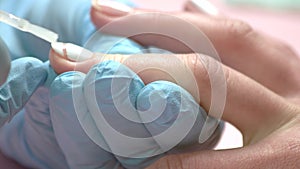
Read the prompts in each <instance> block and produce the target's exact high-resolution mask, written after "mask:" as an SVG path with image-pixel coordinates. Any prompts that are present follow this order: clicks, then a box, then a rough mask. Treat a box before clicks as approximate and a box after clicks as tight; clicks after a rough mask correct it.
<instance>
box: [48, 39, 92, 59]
mask: <svg viewBox="0 0 300 169" xmlns="http://www.w3.org/2000/svg"><path fill="white" fill-rule="evenodd" d="M51 47H52V49H53V50H54V51H55V52H56V53H58V54H60V55H61V56H66V57H67V58H68V59H70V60H72V61H76V62H81V61H85V60H87V59H90V58H91V57H92V56H93V53H92V52H91V51H89V50H87V49H84V48H83V47H80V46H77V45H74V44H72V43H61V42H54V43H52V44H51Z"/></svg>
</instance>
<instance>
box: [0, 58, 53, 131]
mask: <svg viewBox="0 0 300 169" xmlns="http://www.w3.org/2000/svg"><path fill="white" fill-rule="evenodd" d="M47 78H48V66H47V64H46V63H43V62H41V61H40V60H38V59H35V58H31V57H24V58H22V59H17V60H14V61H12V67H11V70H10V73H9V76H8V78H7V81H6V82H5V83H4V84H3V85H2V86H0V114H1V118H0V125H1V126H2V125H3V124H4V122H5V121H6V120H7V119H8V118H12V117H13V115H15V114H16V113H17V112H19V111H20V110H21V109H22V108H23V107H24V105H25V104H26V102H27V101H28V100H29V98H30V96H31V95H32V94H33V93H34V92H35V91H36V90H37V88H38V87H39V86H41V85H43V84H44V83H45V81H46V80H47Z"/></svg>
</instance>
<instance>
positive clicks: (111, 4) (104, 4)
mask: <svg viewBox="0 0 300 169" xmlns="http://www.w3.org/2000/svg"><path fill="white" fill-rule="evenodd" d="M93 6H94V7H96V9H98V10H99V12H101V13H105V14H108V15H112V16H125V15H127V14H128V13H129V12H130V11H132V8H131V7H129V6H127V5H125V4H122V3H119V2H116V1H111V0H94V1H93Z"/></svg>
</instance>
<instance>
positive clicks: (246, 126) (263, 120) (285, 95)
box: [50, 6, 300, 169]
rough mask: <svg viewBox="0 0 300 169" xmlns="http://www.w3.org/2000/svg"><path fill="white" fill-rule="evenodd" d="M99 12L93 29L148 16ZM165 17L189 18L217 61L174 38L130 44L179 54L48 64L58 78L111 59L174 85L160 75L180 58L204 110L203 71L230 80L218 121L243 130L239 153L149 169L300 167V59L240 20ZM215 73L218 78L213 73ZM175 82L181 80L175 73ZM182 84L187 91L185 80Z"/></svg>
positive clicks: (201, 155) (185, 157)
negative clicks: (209, 70)
mask: <svg viewBox="0 0 300 169" xmlns="http://www.w3.org/2000/svg"><path fill="white" fill-rule="evenodd" d="M99 9H100V8H99V6H94V7H93V9H92V10H91V16H92V19H93V21H94V23H95V25H97V26H98V27H102V26H103V25H104V24H106V23H108V22H110V21H113V20H115V19H117V18H118V17H120V15H121V16H124V15H132V14H136V13H144V12H145V11H143V10H140V9H136V10H135V9H133V10H132V11H130V12H129V13H125V14H124V13H121V14H120V13H116V12H111V11H110V10H111V9H105V8H102V10H99ZM146 12H149V11H146ZM170 15H174V16H176V17H179V18H182V19H184V20H187V21H189V22H191V23H193V24H194V25H196V26H197V27H198V28H199V29H201V30H202V31H203V32H204V33H205V34H206V35H207V36H208V38H209V39H210V40H211V41H212V43H213V45H214V46H215V48H216V50H217V51H218V53H219V55H220V57H221V60H222V63H220V62H218V61H216V60H214V59H212V58H210V57H207V56H205V55H197V54H194V53H191V51H190V49H189V48H187V47H186V46H184V45H182V44H180V43H179V42H178V41H176V40H174V39H171V38H167V37H163V36H159V35H149V34H147V35H139V36H133V37H131V38H132V39H133V40H135V41H137V42H139V43H141V44H143V45H146V46H147V45H155V46H158V47H161V48H164V49H168V50H171V51H173V52H174V53H180V54H176V55H172V56H168V55H152V54H151V55H133V56H128V55H105V56H104V54H96V53H95V54H94V56H93V57H92V58H91V59H89V60H86V61H82V62H73V61H71V60H68V59H67V57H66V56H62V55H59V54H57V53H55V52H54V51H53V50H52V51H51V52H50V62H51V64H52V66H53V68H54V69H55V71H56V72H57V73H62V72H65V71H70V70H74V69H75V70H77V71H81V72H85V73H86V72H87V71H88V70H89V68H90V67H92V66H93V65H95V64H97V63H99V62H101V61H103V58H105V59H109V60H115V61H118V62H121V63H123V64H125V65H126V66H128V67H129V68H131V69H132V70H133V71H135V72H136V73H138V74H139V76H140V77H141V78H142V80H143V81H144V82H145V83H149V82H151V81H155V80H161V79H164V80H169V81H172V82H175V81H174V78H171V77H170V76H169V75H167V74H165V73H164V72H162V71H158V69H160V70H161V69H167V70H170V71H175V70H176V69H178V67H180V65H178V63H179V62H176V60H180V61H181V62H180V63H183V64H184V66H183V67H182V69H183V71H185V70H191V71H192V74H193V75H194V77H195V78H196V82H197V85H198V90H199V93H201V98H200V100H201V101H200V102H199V104H200V105H202V106H203V107H204V108H205V109H206V110H209V107H210V100H211V97H210V96H211V93H210V89H211V88H210V81H209V78H208V76H207V71H206V70H205V67H207V66H210V67H213V68H214V70H218V69H222V70H223V72H224V74H225V79H226V82H227V95H226V97H227V100H226V105H225V110H224V114H223V117H222V118H223V119H224V120H226V121H229V122H230V123H232V124H233V125H235V126H236V127H237V128H238V129H239V130H241V132H242V134H243V138H244V147H243V148H239V149H232V150H222V151H212V150H211V151H202V152H195V153H187V154H177V155H169V156H166V157H164V158H162V159H161V160H159V161H157V162H156V163H155V164H153V165H152V166H150V167H149V168H152V169H155V168H169V169H171V168H172V169H173V168H175V169H177V168H178V169H183V168H220V167H222V168H300V162H299V161H298V159H299V158H300V132H299V131H300V130H299V129H300V117H299V113H300V107H299V105H300V101H299V96H300V95H299V91H300V90H299V89H300V78H297V74H298V72H299V71H300V70H299V69H300V68H299V65H300V61H299V57H298V56H297V55H296V54H295V53H294V52H293V50H292V49H290V48H289V47H288V46H286V45H285V44H283V43H282V42H279V41H277V40H275V39H273V38H271V37H267V36H265V35H262V34H260V33H258V32H256V31H255V30H253V29H252V28H251V27H250V26H249V25H247V24H246V23H243V22H241V21H236V20H231V19H228V18H223V17H211V16H206V15H204V14H201V13H191V12H189V11H185V12H176V13H170ZM165 19H166V18H164V17H161V18H159V17H154V18H151V17H149V18H147V17H141V18H140V19H135V20H134V21H130V20H128V21H126V22H122V24H124V25H122V27H116V28H115V29H111V30H106V31H110V32H108V33H112V34H118V35H123V36H126V33H128V32H127V31H126V28H128V29H129V28H130V27H132V26H133V25H132V24H134V25H142V23H152V24H151V25H153V28H154V29H163V28H161V24H163V23H165V22H168V21H167V20H165ZM160 23H161V24H160ZM157 25H159V26H160V27H158V26H157ZM138 27H139V26H137V28H138ZM179 27H180V25H179ZM118 29H122V30H125V31H122V30H118ZM174 46H176V48H174ZM172 49H173V50H172ZM174 49H175V50H174ZM149 57H151V59H149ZM171 63H172V64H171ZM153 66H155V68H158V69H156V70H151V69H149V70H148V71H142V72H141V71H140V70H141V68H150V67H153ZM154 74H155V76H153V75H154ZM215 75H216V76H217V77H218V74H215ZM176 78H179V79H180V78H184V77H183V75H181V74H178V75H177V77H176ZM180 85H181V86H183V87H184V88H185V89H187V90H188V91H190V92H191V91H192V89H191V88H189V85H187V84H185V83H184V82H183V83H180ZM192 94H193V95H194V96H196V94H195V93H192Z"/></svg>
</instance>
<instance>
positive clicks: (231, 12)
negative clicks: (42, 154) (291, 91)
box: [0, 0, 300, 169]
mask: <svg viewBox="0 0 300 169" xmlns="http://www.w3.org/2000/svg"><path fill="white" fill-rule="evenodd" d="M133 1H134V2H136V4H137V5H138V6H139V7H140V8H147V9H155V10H164V11H176V10H182V8H183V4H184V3H185V2H186V0H133ZM210 1H211V2H212V3H213V4H214V5H216V6H217V7H218V8H219V9H220V11H221V12H222V13H224V14H225V15H227V16H228V17H232V18H236V19H241V20H244V21H246V22H247V23H249V24H250V25H251V26H252V27H253V28H254V29H257V30H258V31H261V32H264V33H266V34H268V35H271V36H273V37H276V38H278V39H280V40H282V41H285V42H286V43H288V44H289V45H291V46H292V47H293V48H294V49H295V51H296V52H298V54H300V12H298V13H297V12H295V11H293V12H288V11H274V10H270V9H268V10H265V9H263V8H255V7H241V6H230V5H228V4H226V3H225V2H224V0H210ZM299 78H300V76H299ZM240 146H242V137H241V134H240V133H239V132H238V130H236V129H235V128H234V127H233V126H231V125H229V124H226V126H225V132H224V134H223V136H222V138H221V141H220V143H219V144H218V146H217V149H226V148H235V147H240ZM0 166H1V167H0V168H1V169H2V168H3V169H6V168H7V169H19V168H22V167H20V166H19V165H18V164H16V163H15V162H13V161H11V160H9V159H7V158H5V157H4V156H3V155H2V154H1V153H0Z"/></svg>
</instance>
